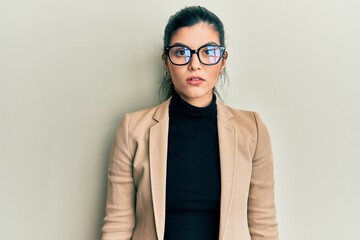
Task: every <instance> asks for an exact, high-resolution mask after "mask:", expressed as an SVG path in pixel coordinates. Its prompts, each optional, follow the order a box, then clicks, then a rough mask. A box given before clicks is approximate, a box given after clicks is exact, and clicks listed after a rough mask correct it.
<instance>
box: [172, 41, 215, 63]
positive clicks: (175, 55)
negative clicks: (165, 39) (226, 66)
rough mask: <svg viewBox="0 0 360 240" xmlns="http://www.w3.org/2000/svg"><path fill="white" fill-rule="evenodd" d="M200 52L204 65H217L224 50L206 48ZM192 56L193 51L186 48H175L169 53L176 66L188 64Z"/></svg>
mask: <svg viewBox="0 0 360 240" xmlns="http://www.w3.org/2000/svg"><path fill="white" fill-rule="evenodd" d="M198 51H199V54H198V56H199V58H200V61H201V62H202V63H204V64H216V63H217V62H218V61H219V60H220V58H221V52H222V50H221V48H220V47H218V46H211V45H209V46H204V47H201V48H200V49H199V50H198ZM191 55H192V54H191V50H190V49H189V48H187V47H184V46H177V47H173V48H171V49H170V51H169V57H170V59H171V61H172V62H173V63H175V64H187V63H188V62H189V61H190V58H191Z"/></svg>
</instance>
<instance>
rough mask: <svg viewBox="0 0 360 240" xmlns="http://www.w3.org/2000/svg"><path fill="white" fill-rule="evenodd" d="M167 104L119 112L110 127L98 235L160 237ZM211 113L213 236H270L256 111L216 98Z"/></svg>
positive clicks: (264, 144)
mask: <svg viewBox="0 0 360 240" xmlns="http://www.w3.org/2000/svg"><path fill="white" fill-rule="evenodd" d="M169 103H170V99H169V100H167V101H165V102H164V103H162V104H160V105H158V106H156V107H153V108H149V109H144V110H140V111H137V112H134V113H129V114H126V115H125V117H124V119H123V121H122V123H121V124H120V126H119V128H118V130H117V132H116V136H115V140H114V143H113V147H112V153H111V159H110V165H109V172H108V180H109V181H108V195H107V203H106V216H105V219H104V225H103V228H102V232H103V234H102V240H125V239H127V240H129V239H133V240H163V237H164V227H165V204H166V203H165V196H166V194H165V189H166V186H165V184H166V161H167V140H168V128H169ZM217 112H218V113H217V121H218V135H219V148H220V166H221V206H220V226H219V227H220V229H219V239H220V240H278V230H277V222H276V210H275V204H274V174H273V159H272V152H271V144H270V138H269V134H268V131H267V128H266V127H265V125H264V123H263V122H262V121H261V119H260V118H259V116H258V115H257V114H256V113H254V112H249V111H242V110H235V109H233V108H231V107H228V106H227V105H225V104H223V103H222V102H220V101H217ZM204 150H206V149H204ZM204 167H206V166H204Z"/></svg>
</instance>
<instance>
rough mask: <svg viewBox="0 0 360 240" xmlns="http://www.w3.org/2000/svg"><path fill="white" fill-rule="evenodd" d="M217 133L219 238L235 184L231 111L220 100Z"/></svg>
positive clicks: (221, 234)
mask: <svg viewBox="0 0 360 240" xmlns="http://www.w3.org/2000/svg"><path fill="white" fill-rule="evenodd" d="M217 111H218V114H217V117H218V135H219V149H220V168H221V205H220V231H219V239H223V235H224V232H225V227H226V226H227V221H228V217H229V213H230V207H231V203H232V198H233V191H234V185H235V172H236V171H235V169H236V161H235V159H236V129H235V127H234V126H233V125H231V123H229V121H228V120H229V119H231V118H232V113H231V112H230V111H229V109H228V108H227V107H226V106H225V105H224V104H223V103H221V102H220V101H218V102H217Z"/></svg>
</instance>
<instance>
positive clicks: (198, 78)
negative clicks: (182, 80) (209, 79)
mask: <svg viewBox="0 0 360 240" xmlns="http://www.w3.org/2000/svg"><path fill="white" fill-rule="evenodd" d="M192 80H202V81H204V80H205V79H203V78H202V77H200V76H191V77H189V78H187V79H186V81H192Z"/></svg>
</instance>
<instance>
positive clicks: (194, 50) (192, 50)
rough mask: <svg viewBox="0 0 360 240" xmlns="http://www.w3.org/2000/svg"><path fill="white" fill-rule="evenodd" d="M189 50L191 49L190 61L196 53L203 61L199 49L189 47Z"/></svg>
mask: <svg viewBox="0 0 360 240" xmlns="http://www.w3.org/2000/svg"><path fill="white" fill-rule="evenodd" d="M189 50H190V58H189V62H190V61H191V59H192V55H193V54H195V55H196V56H197V57H198V60H199V61H200V62H201V60H200V56H199V49H189Z"/></svg>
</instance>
